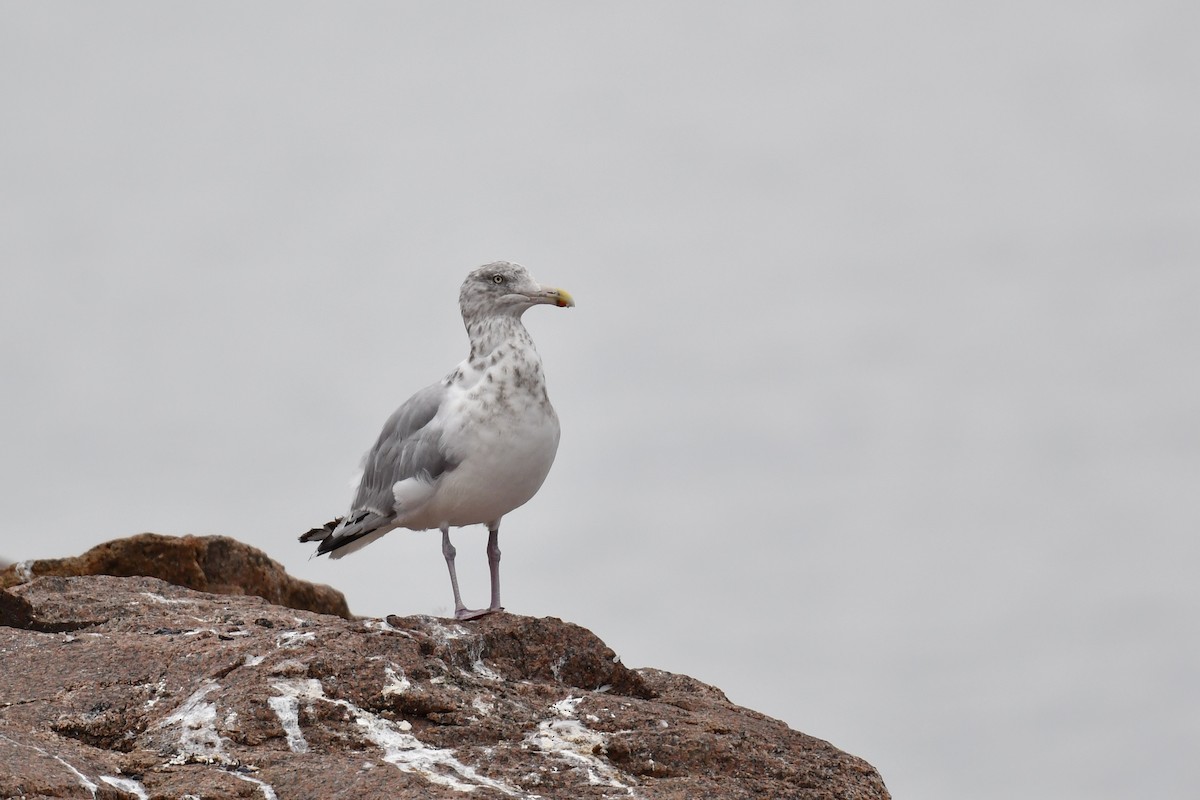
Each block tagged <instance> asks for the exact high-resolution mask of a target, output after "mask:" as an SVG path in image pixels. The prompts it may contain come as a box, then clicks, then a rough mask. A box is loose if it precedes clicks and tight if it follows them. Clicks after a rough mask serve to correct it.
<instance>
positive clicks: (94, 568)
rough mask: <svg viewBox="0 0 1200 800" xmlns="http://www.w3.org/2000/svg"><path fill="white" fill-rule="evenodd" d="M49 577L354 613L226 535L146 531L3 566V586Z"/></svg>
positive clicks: (324, 589)
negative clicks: (134, 580) (160, 585)
mask: <svg viewBox="0 0 1200 800" xmlns="http://www.w3.org/2000/svg"><path fill="white" fill-rule="evenodd" d="M44 575H58V576H64V577H65V576H72V575H116V576H120V577H131V576H134V575H145V576H148V577H151V578H161V579H162V580H164V581H167V582H168V583H173V584H176V585H178V586H186V587H188V588H190V589H196V590H198V591H201V592H212V593H213V594H252V595H257V596H258V597H262V598H265V599H267V600H269V601H271V602H272V603H276V604H278V605H281V606H287V607H288V608H298V609H301V610H304V611H314V612H316V613H318V614H335V615H337V616H339V617H346V618H349V617H350V609H349V608H348V607H347V605H346V598H345V596H344V595H342V593H341V592H339V591H338V590H336V589H334V588H332V587H330V586H324V585H321V584H317V583H309V582H308V581H302V580H299V579H298V578H294V577H292V576H291V575H288V574H287V572H286V571H285V570H284V568H283V566H282V565H281V564H279V562H277V561H273V560H271V559H270V558H268V557H267V554H266V553H264V552H263V551H261V550H259V549H257V548H254V547H251V546H250V545H247V544H243V543H241V542H239V541H237V540H236V539H230V538H229V537H227V536H163V535H162V534H158V533H142V534H138V535H137V536H130V537H128V538H125V539H115V540H113V541H111V542H105V543H104V544H101V545H97V546H96V547H93V548H92V549H91V550H88V551H87V552H86V553H84V554H83V555H81V556H75V557H72V558H52V559H40V560H35V561H23V562H19V563H17V564H12V565H10V566H8V567H7V568H5V569H3V570H0V588H7V587H10V586H15V585H17V584H19V583H23V582H25V581H28V580H30V579H32V578H34V577H39V576H44Z"/></svg>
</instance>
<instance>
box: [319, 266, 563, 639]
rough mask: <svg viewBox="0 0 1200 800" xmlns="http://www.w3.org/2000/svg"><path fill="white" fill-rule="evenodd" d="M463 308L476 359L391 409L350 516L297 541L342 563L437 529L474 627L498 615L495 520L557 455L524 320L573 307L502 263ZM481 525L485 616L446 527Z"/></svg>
mask: <svg viewBox="0 0 1200 800" xmlns="http://www.w3.org/2000/svg"><path fill="white" fill-rule="evenodd" d="M458 299H459V306H460V307H461V309H462V317H463V323H464V324H465V325H466V327H467V336H468V337H469V338H470V342H471V353H470V355H468V356H467V358H466V360H464V361H463V362H462V363H461V364H459V365H458V366H457V367H455V368H454V370H453V371H452V372H450V374H449V375H447V376H446V377H445V378H443V379H442V380H440V381H438V382H437V383H435V384H433V385H432V386H427V387H426V388H424V389H422V390H421V391H419V392H417V393H416V394H414V395H413V396H412V397H410V398H409V399H408V401H407V402H405V403H404V405H402V406H400V408H398V409H396V411H395V413H393V414H392V416H391V417H390V418H389V419H388V421H387V422H386V423H385V424H384V426H383V431H382V432H381V433H380V434H379V439H378V440H377V441H376V442H375V446H374V447H372V448H371V450H370V451H369V452H368V453H367V454H366V456H364V458H363V465H362V476H361V478H360V479H359V483H358V488H357V491H356V493H355V496H354V502H353V503H351V505H350V511H349V512H348V513H347V514H346V516H344V517H340V518H338V519H335V520H334V521H332V522H329V523H326V524H325V525H323V526H322V527H320V528H313V529H312V530H310V531H308V532H307V533H305V534H304V535H302V536H301V537H300V541H302V542H312V541H319V542H320V545H319V546H318V547H317V552H316V553H315V554H314V555H323V554H328V555H329V557H330V558H341V557H342V556H344V555H347V554H349V553H353V552H354V551H355V550H358V549H359V548H361V547H364V546H366V545H368V544H370V543H371V542H373V541H375V540H376V539H378V538H379V537H380V536H383V535H384V534H385V533H387V532H388V531H390V530H392V529H394V528H408V529H410V530H428V529H430V528H438V529H440V530H441V532H442V555H444V556H445V558H446V566H447V567H448V568H449V570H450V587H451V588H452V589H453V590H454V616H455V617H457V618H458V619H472V618H474V617H478V616H482V615H484V614H489V613H492V612H494V611H500V610H502V607H501V605H500V548H499V545H498V538H499V532H500V519H501V517H503V516H504V515H505V514H507V513H508V512H510V511H512V510H513V509H514V508H517V507H518V506H521V505H524V504H525V503H526V502H528V500H529V499H530V498H532V497H533V496H534V494H536V493H537V490H538V489H539V488H541V485H542V481H544V480H545V479H546V475H547V474H548V473H549V472H550V465H551V464H553V463H554V454H555V453H556V452H557V450H558V434H559V431H558V415H557V414H556V413H555V412H554V407H553V406H552V405H550V397H549V395H547V394H546V380H545V376H544V374H543V372H542V360H541V358H540V357H539V356H538V353H537V350H536V349H535V348H534V346H533V339H532V338H531V337H530V336H529V331H527V330H525V326H524V325H522V324H521V315H522V314H523V313H525V310H526V309H528V308H530V307H532V306H535V305H540V304H549V305H554V306H558V307H559V308H565V307H568V306H573V305H575V301H574V300H573V299H572V298H571V295H570V294H569V293H567V292H566V291H564V290H562V289H553V288H550V287H546V286H541V285H539V284H538V283H536V282H535V281H534V280H533V278H532V277H530V275H529V273H528V272H527V271H526V270H525V268H524V267H522V266H520V265H519V264H510V263H508V262H506V261H498V262H496V263H494V264H487V265H485V266H482V267H480V268H479V269H477V270H475V271H474V272H472V273H471V274H469V275H468V276H467V279H466V280H465V281H463V285H462V289H461V290H460V292H459V296H458ZM476 524H484V525H487V528H488V543H487V558H488V569H489V571H490V573H491V590H492V595H491V603H490V604H489V605H488V607H487V608H486V609H480V610H471V609H468V608H467V607H466V606H464V605H463V601H462V596H461V595H460V594H459V590H458V575H457V574H456V573H455V571H454V556H455V548H454V545H453V544H451V543H450V528H458V527H462V526H464V525H476Z"/></svg>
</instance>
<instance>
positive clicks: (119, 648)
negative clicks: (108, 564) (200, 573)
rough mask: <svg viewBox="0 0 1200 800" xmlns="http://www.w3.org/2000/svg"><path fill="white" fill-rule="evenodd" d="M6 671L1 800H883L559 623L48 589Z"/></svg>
mask: <svg viewBox="0 0 1200 800" xmlns="http://www.w3.org/2000/svg"><path fill="white" fill-rule="evenodd" d="M0 670H2V672H3V675H4V677H5V679H4V680H3V681H2V682H0V797H26V798H34V797H44V798H66V797H81V798H87V797H94V798H102V799H103V800H110V799H114V798H135V797H139V798H150V799H151V800H158V799H159V798H180V797H184V796H185V795H191V796H194V797H197V798H205V799H206V800H225V799H226V798H229V799H232V798H251V797H261V798H265V799H266V800H271V798H283V799H285V800H291V799H292V798H347V800H348V799H349V798H355V799H356V800H362V799H363V798H366V799H367V800H370V799H371V798H399V797H403V798H450V797H453V798H461V797H462V796H463V795H464V794H465V793H470V794H471V795H472V796H474V797H478V798H502V797H517V798H534V797H542V798H572V799H573V800H576V799H581V798H606V797H607V798H618V797H620V798H625V797H629V798H646V799H647V800H666V799H667V798H670V799H671V800H684V798H689V799H694V798H747V800H748V799H749V798H811V799H812V800H817V799H818V798H822V799H823V798H840V799H841V800H867V799H868V798H871V799H872V800H883V799H884V798H887V797H888V793H887V790H886V788H885V787H884V784H883V781H882V779H881V778H880V776H879V774H878V773H877V772H876V771H875V770H874V768H872V767H871V766H870V765H869V764H867V763H866V762H865V761H862V760H861V759H859V758H856V757H854V756H852V755H849V754H847V753H844V752H842V751H840V750H838V749H837V748H835V747H834V746H833V745H831V744H829V743H828V742H824V741H822V740H820V739H816V738H813V737H811V736H807V735H805V734H803V733H799V732H797V731H794V730H791V729H789V728H788V726H787V725H785V724H784V723H782V722H780V721H778V720H775V719H771V718H770V717H767V716H764V715H762V714H759V713H756V712H753V711H749V710H747V709H745V708H741V707H738V706H736V705H734V704H733V703H731V702H729V700H728V699H726V697H725V696H724V695H723V694H722V693H721V692H720V691H719V690H718V689H716V688H714V687H711V686H707V685H705V684H702V683H700V682H698V681H695V680H693V679H691V678H688V677H686V676H683V675H674V674H670V673H667V672H662V671H660V670H654V669H630V668H628V667H626V666H625V665H623V664H622V663H621V662H620V660H619V659H618V658H617V657H616V655H615V654H614V653H613V651H612V650H611V649H609V648H608V647H607V646H606V645H605V644H604V643H603V642H602V641H600V639H598V638H597V637H596V636H595V635H594V634H592V633H591V632H589V631H587V630H586V629H584V628H581V627H579V626H577V625H573V624H571V623H568V622H563V621H561V620H558V619H554V618H544V619H540V618H530V617H523V616H517V615H513V614H504V613H501V614H495V615H491V616H487V617H483V618H481V619H478V620H473V621H470V622H455V621H453V620H445V619H437V618H433V617H424V616H414V617H389V618H387V619H365V618H364V619H345V618H342V617H339V616H333V615H322V614H317V613H313V612H309V611H301V610H296V609H293V608H287V607H284V606H280V605H273V604H271V603H269V602H267V601H266V600H264V599H262V598H261V597H256V596H251V595H215V594H210V593H203V592H198V591H194V590H191V589H187V588H184V587H182V586H178V585H174V584H170V583H166V582H164V581H161V580H159V579H156V578H151V577H111V576H80V577H61V576H51V577H39V578H34V579H33V580H31V581H28V582H25V583H22V584H19V585H16V586H13V587H11V588H9V589H5V590H0Z"/></svg>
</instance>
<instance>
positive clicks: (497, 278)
mask: <svg viewBox="0 0 1200 800" xmlns="http://www.w3.org/2000/svg"><path fill="white" fill-rule="evenodd" d="M492 283H495V284H501V283H504V276H503V275H493V276H492Z"/></svg>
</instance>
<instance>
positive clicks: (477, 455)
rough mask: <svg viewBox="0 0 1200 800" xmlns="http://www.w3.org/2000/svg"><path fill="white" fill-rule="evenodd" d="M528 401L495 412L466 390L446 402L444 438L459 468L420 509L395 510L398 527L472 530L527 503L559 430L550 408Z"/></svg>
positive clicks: (483, 396)
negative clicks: (443, 527)
mask: <svg viewBox="0 0 1200 800" xmlns="http://www.w3.org/2000/svg"><path fill="white" fill-rule="evenodd" d="M476 386H478V384H476ZM509 399H510V400H515V399H516V398H511V397H510V398H509ZM526 399H527V398H520V402H510V403H507V404H500V406H499V407H498V405H497V403H496V402H494V398H493V397H489V395H488V393H486V392H484V393H480V392H479V391H473V392H472V391H464V392H462V393H461V394H460V395H459V396H458V397H455V398H453V399H452V400H451V401H450V402H449V403H447V404H446V406H445V407H444V409H443V410H444V411H445V418H446V424H445V430H444V432H443V439H444V441H445V442H446V444H447V451H448V453H449V454H450V455H451V458H452V460H453V461H457V462H458V465H457V466H456V467H454V468H453V469H451V470H449V471H447V472H445V473H443V474H442V475H441V476H440V477H439V478H438V479H437V482H436V486H435V487H434V490H433V493H432V495H431V496H430V497H429V499H428V500H427V501H426V502H424V503H422V504H421V505H420V506H419V507H418V508H412V509H409V510H400V509H398V510H400V511H401V513H400V515H399V516H398V518H397V522H399V523H400V524H401V525H403V526H404V527H407V528H413V529H416V530H422V529H425V528H439V527H441V526H442V525H450V526H453V527H459V526H463V525H476V524H481V523H489V522H495V521H498V520H499V519H500V517H502V516H504V515H505V514H507V513H508V512H510V511H512V510H513V509H514V508H517V507H519V506H522V505H524V504H525V503H526V502H528V501H529V499H530V498H532V497H533V496H534V495H535V494H536V493H537V490H538V489H539V488H541V486H542V482H543V481H545V480H546V475H547V474H549V472H550V466H551V465H552V464H553V463H554V456H555V454H556V453H557V452H558V438H559V427H558V417H557V415H555V413H554V410H553V409H552V408H550V407H549V406H548V404H546V405H544V404H541V403H538V402H525V401H526ZM528 399H530V400H532V398H528Z"/></svg>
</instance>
